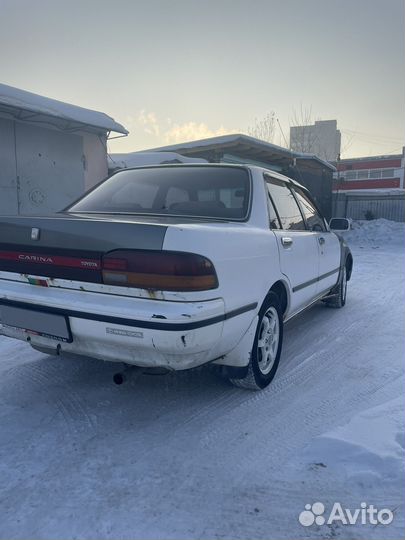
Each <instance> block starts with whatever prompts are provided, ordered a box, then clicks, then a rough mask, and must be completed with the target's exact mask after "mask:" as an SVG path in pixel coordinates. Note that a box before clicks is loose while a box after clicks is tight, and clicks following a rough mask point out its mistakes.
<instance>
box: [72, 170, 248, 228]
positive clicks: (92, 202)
mask: <svg viewBox="0 0 405 540" xmlns="http://www.w3.org/2000/svg"><path fill="white" fill-rule="evenodd" d="M249 201H250V178H249V174H248V171H247V170H246V169H242V168H237V167H224V166H223V167H204V166H201V167H187V166H180V167H161V168H160V167H156V168H153V167H151V168H145V169H133V170H126V171H120V172H118V173H116V174H115V175H113V176H112V177H111V178H109V179H108V180H106V181H105V182H103V183H102V184H100V186H98V187H97V188H96V189H94V190H93V191H90V192H89V193H88V194H87V195H84V197H83V198H81V199H80V200H79V201H77V202H76V203H74V204H73V205H72V206H70V207H69V208H68V209H67V210H66V211H67V212H92V213H129V214H154V215H168V216H184V217H187V216H191V217H194V216H195V217H207V218H214V219H215V218H219V219H226V220H231V221H232V220H245V219H246V218H247V216H248V211H249Z"/></svg>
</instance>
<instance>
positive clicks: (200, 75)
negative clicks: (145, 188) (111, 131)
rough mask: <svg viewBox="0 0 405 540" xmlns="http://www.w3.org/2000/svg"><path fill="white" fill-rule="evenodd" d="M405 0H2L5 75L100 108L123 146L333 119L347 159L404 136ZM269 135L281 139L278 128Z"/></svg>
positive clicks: (0, 47)
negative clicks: (269, 120)
mask: <svg viewBox="0 0 405 540" xmlns="http://www.w3.org/2000/svg"><path fill="white" fill-rule="evenodd" d="M403 4H404V2H403V0H244V1H239V0H199V1H195V0H147V1H144V0H114V1H112V0H110V1H106V0H81V1H77V0H64V1H60V0H35V1H34V0H0V8H1V16H0V51H1V52H0V82H3V83H5V84H9V85H11V86H16V87H19V88H23V89H25V90H29V91H32V92H36V93H38V94H42V95H45V96H48V97H52V98H55V99H59V100H62V101H67V102H70V103H74V104H76V105H81V106H83V107H88V108H92V109H96V110H100V111H103V112H105V113H107V114H109V115H110V116H112V117H114V118H115V120H117V121H118V122H120V123H122V124H123V125H124V126H125V127H126V128H127V129H128V130H129V131H130V135H129V136H128V137H127V138H125V139H118V140H115V141H112V142H111V143H110V145H109V148H110V151H114V152H121V151H122V152H127V151H131V150H141V149H146V148H151V147H156V146H161V145H164V144H169V143H175V142H182V141H185V140H192V139H196V138H203V137H207V136H212V135H216V134H223V133H230V132H239V131H246V129H247V128H248V127H249V126H251V125H253V124H254V121H255V118H259V119H260V118H262V117H264V116H265V115H266V114H267V113H269V112H270V111H274V112H275V114H276V116H277V117H278V118H279V121H280V123H281V125H282V127H283V130H284V132H285V134H286V136H287V137H288V131H289V125H290V121H291V117H292V116H293V111H294V110H299V109H300V108H301V106H302V107H303V108H304V109H309V108H312V116H313V119H322V120H327V119H333V118H335V119H337V121H338V127H339V128H340V129H341V130H342V133H343V148H342V151H343V152H342V157H350V156H361V155H371V154H383V153H396V152H400V150H401V146H402V145H403V144H405V143H404V138H405V137H404V131H405V128H404V124H405V121H404V119H405V97H404V95H405V84H404V65H405V62H404V5H403ZM274 142H275V143H276V144H280V143H282V142H283V139H282V135H281V131H280V130H279V129H277V131H276V135H275V139H274Z"/></svg>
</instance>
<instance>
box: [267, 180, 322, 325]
mask: <svg viewBox="0 0 405 540" xmlns="http://www.w3.org/2000/svg"><path fill="white" fill-rule="evenodd" d="M265 181H266V187H267V191H268V195H269V199H270V204H271V205H272V206H273V207H274V209H275V213H276V216H275V217H272V216H271V215H270V226H271V228H272V230H273V232H274V234H275V236H276V238H277V245H278V251H279V258H280V267H281V272H282V273H283V274H284V275H285V276H286V277H287V278H288V281H289V283H290V292H291V296H290V308H289V315H291V314H292V313H294V312H296V311H299V310H300V309H302V308H303V307H305V306H307V305H308V304H310V303H311V302H312V301H313V300H314V298H315V297H316V294H317V282H318V267H319V250H318V243H317V242H318V240H317V233H316V232H313V231H310V230H308V228H307V226H306V223H305V218H304V216H303V214H302V211H301V209H300V207H299V205H298V203H297V200H296V198H295V196H294V194H293V192H292V190H291V188H290V184H289V183H287V182H284V181H282V180H279V179H277V178H274V177H272V176H269V175H265Z"/></svg>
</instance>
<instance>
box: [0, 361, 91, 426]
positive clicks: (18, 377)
mask: <svg viewBox="0 0 405 540" xmlns="http://www.w3.org/2000/svg"><path fill="white" fill-rule="evenodd" d="M45 358H46V357H44V359H45ZM72 367H73V370H72V369H71V370H70V371H69V375H72V374H75V373H77V372H78V371H79V366H77V365H73V364H72ZM4 375H5V376H7V375H8V376H10V377H12V378H13V380H14V384H15V385H16V386H17V388H21V389H22V390H25V389H26V388H27V386H28V387H30V386H32V385H30V383H32V382H34V383H35V384H36V385H37V388H38V391H39V392H41V393H43V395H45V396H46V398H47V399H50V400H51V401H52V403H53V404H54V405H55V406H56V407H57V408H58V410H59V412H60V414H61V416H62V418H63V421H64V424H65V425H66V427H67V429H68V431H69V432H70V433H71V434H77V433H79V432H80V431H82V430H83V429H86V430H89V431H90V432H92V433H95V431H96V426H97V422H96V421H95V420H94V419H93V417H92V416H91V415H90V414H89V413H88V412H87V408H86V406H85V404H84V403H83V400H82V399H81V398H80V397H79V395H78V393H77V392H76V391H75V390H73V389H72V387H71V386H70V385H69V384H68V383H67V382H66V378H64V377H62V376H61V374H60V369H59V366H55V365H50V363H49V362H47V363H45V362H43V361H39V362H35V363H34V362H32V363H29V364H24V365H22V366H15V367H13V368H11V369H9V370H8V371H7V372H6V373H5V374H4ZM3 378H4V377H3ZM81 426H83V427H81Z"/></svg>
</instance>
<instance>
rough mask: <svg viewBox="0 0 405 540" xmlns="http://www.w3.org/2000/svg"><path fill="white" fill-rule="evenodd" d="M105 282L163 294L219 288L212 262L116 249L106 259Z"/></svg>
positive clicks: (191, 256)
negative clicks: (161, 291)
mask: <svg viewBox="0 0 405 540" xmlns="http://www.w3.org/2000/svg"><path fill="white" fill-rule="evenodd" d="M102 272H103V283H106V284H108V285H118V286H124V287H137V288H141V289H153V290H163V291H205V290H208V289H216V288H217V287H218V279H217V274H216V272H215V268H214V265H213V264H212V262H211V261H210V260H209V259H207V258H206V257H203V256H201V255H196V254H194V253H181V252H175V251H141V250H136V251H135V250H131V251H129V250H128V251H127V250H116V251H111V252H110V253H107V254H106V255H104V256H103V260H102Z"/></svg>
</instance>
